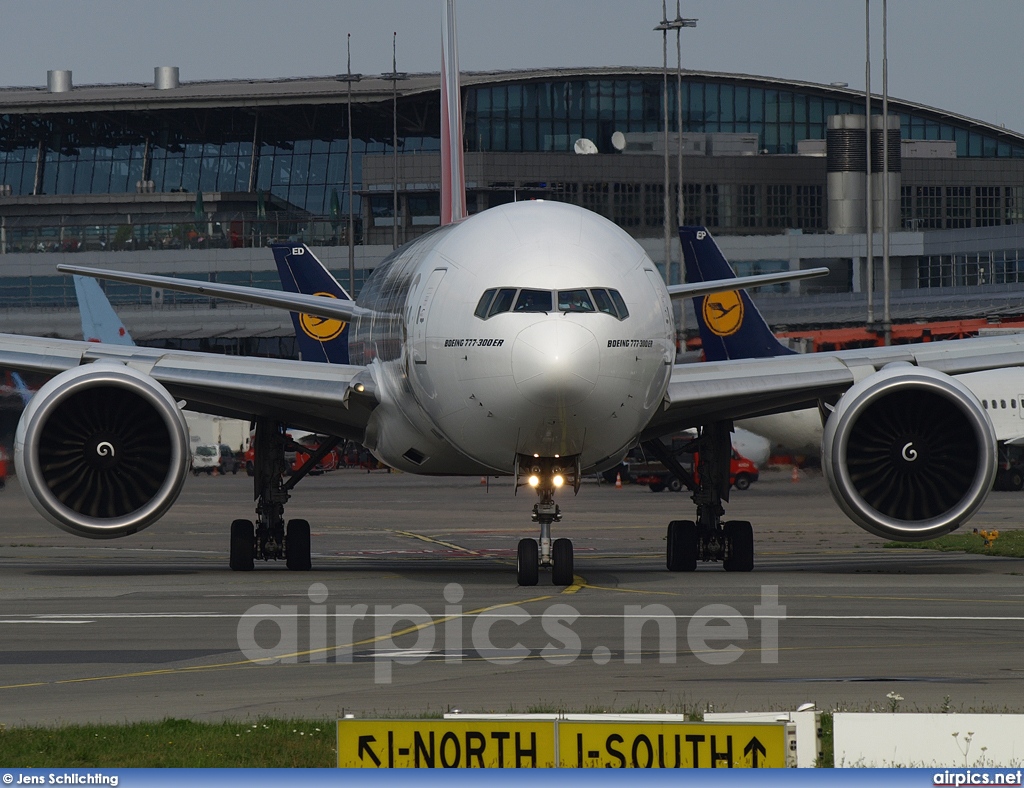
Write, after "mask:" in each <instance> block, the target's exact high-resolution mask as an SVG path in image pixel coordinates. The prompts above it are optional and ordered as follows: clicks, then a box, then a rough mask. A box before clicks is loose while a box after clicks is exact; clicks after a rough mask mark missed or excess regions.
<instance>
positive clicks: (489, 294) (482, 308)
mask: <svg viewBox="0 0 1024 788" xmlns="http://www.w3.org/2000/svg"><path fill="white" fill-rule="evenodd" d="M496 292H497V288H496V287H492V288H491V289H490V290H484V294H483V295H482V296H480V303H478V304H477V305H476V311H475V312H473V314H474V315H476V316H477V317H479V318H480V319H481V320H483V319H484V318H485V317H487V307H489V306H490V305H491V299H492V298H494V294H495V293H496Z"/></svg>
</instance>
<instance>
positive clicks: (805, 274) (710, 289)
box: [58, 266, 829, 298]
mask: <svg viewBox="0 0 1024 788" xmlns="http://www.w3.org/2000/svg"><path fill="white" fill-rule="evenodd" d="M58 269H59V270H64V268H63V267H61V266H58ZM68 270H70V269H68ZM828 275H829V270H828V269H827V268H808V269H806V270H803V271H780V272H779V273H775V274H756V275H754V276H734V277H730V278H728V279H712V280H711V281H709V282H692V283H688V284H682V285H669V286H668V288H667V289H668V294H669V295H670V296H671V297H672V298H693V297H694V296H702V295H710V294H711V293H720V292H723V291H727V290H739V289H743V288H747V287H765V286H767V285H778V284H782V283H783V282H798V281H800V280H801V279H815V278H817V277H819V276H828Z"/></svg>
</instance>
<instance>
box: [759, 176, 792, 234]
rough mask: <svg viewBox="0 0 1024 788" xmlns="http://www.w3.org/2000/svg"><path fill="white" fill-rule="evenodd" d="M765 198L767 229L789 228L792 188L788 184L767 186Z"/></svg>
mask: <svg viewBox="0 0 1024 788" xmlns="http://www.w3.org/2000/svg"><path fill="white" fill-rule="evenodd" d="M766 189H767V192H766V197H765V209H766V210H765V213H766V217H765V218H766V220H767V221H766V222H765V223H766V224H767V226H768V227H789V226H790V222H791V220H790V212H791V208H792V200H793V187H792V186H789V185H788V184H769V185H768V186H767V187H766Z"/></svg>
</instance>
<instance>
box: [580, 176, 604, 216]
mask: <svg viewBox="0 0 1024 788" xmlns="http://www.w3.org/2000/svg"><path fill="white" fill-rule="evenodd" d="M582 197H583V199H582V202H581V205H582V206H583V207H584V208H586V209H587V210H588V211H593V212H594V213H598V214H600V215H601V216H605V217H607V216H608V184H607V183H584V184H583V195H582Z"/></svg>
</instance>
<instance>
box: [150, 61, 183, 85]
mask: <svg viewBox="0 0 1024 788" xmlns="http://www.w3.org/2000/svg"><path fill="white" fill-rule="evenodd" d="M178 84H179V83H178V67H177V66H157V67H156V68H154V69H153V87H155V88H156V89H157V90H171V89H172V88H176V87H178Z"/></svg>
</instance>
